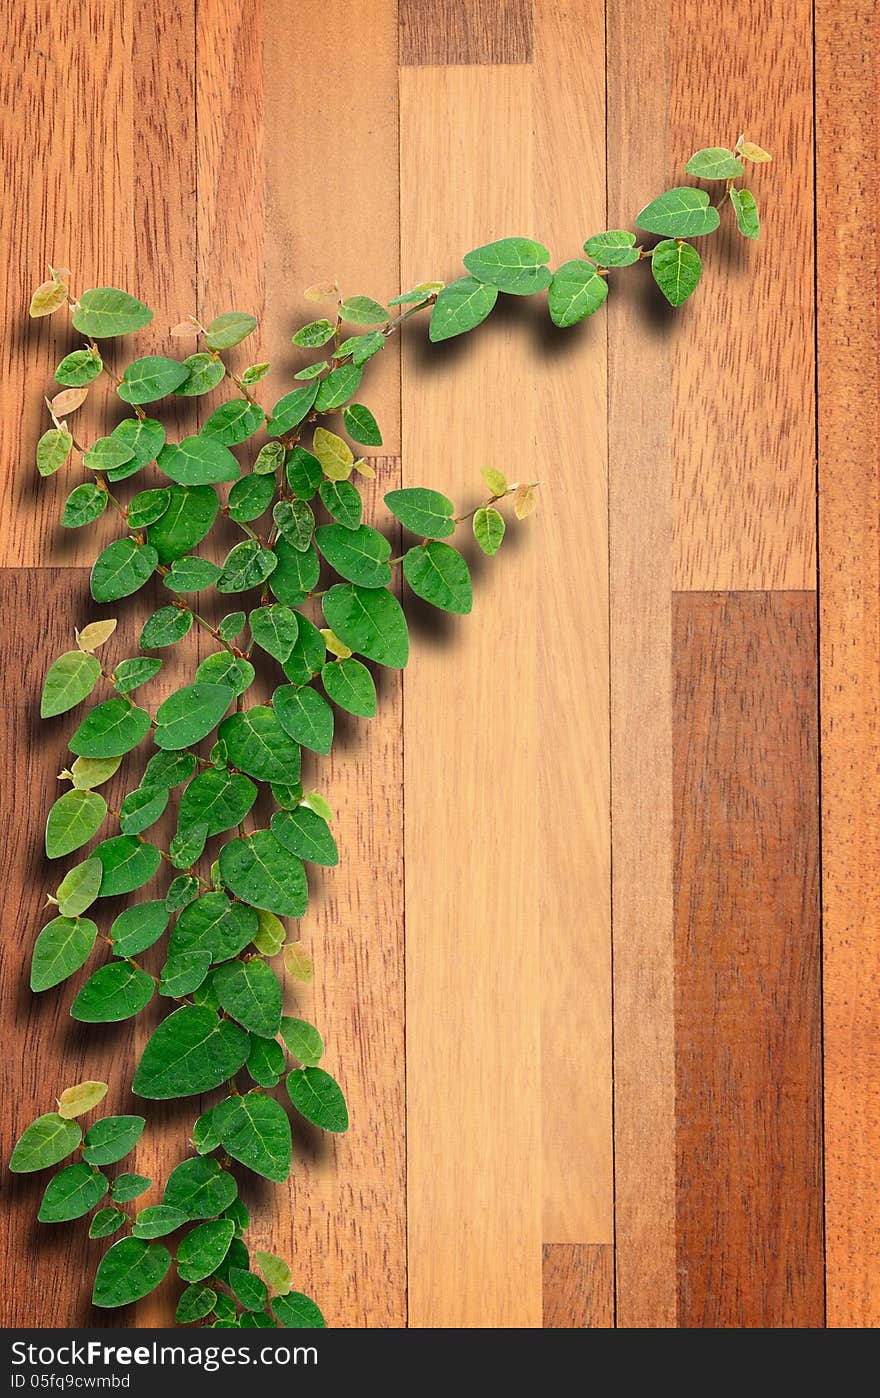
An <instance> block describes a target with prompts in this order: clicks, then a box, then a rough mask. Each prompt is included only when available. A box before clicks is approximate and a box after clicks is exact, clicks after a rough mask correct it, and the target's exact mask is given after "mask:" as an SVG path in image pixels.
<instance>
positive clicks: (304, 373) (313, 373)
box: [293, 359, 330, 379]
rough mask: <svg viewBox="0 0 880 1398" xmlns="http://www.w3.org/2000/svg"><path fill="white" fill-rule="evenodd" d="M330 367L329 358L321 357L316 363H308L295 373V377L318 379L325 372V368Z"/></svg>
mask: <svg viewBox="0 0 880 1398" xmlns="http://www.w3.org/2000/svg"><path fill="white" fill-rule="evenodd" d="M329 368H330V360H329V359H319V360H317V362H316V363H314V364H307V365H306V367H305V368H304V369H299V370H297V372H296V373H295V374H294V376H293V377H294V378H295V379H316V378H317V377H318V375H319V374H323V372H324V370H325V369H329Z"/></svg>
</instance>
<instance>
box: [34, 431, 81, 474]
mask: <svg viewBox="0 0 880 1398" xmlns="http://www.w3.org/2000/svg"><path fill="white" fill-rule="evenodd" d="M72 447H73V438H72V436H71V435H70V433H69V432H66V431H65V430H64V429H63V428H61V427H50V428H49V430H48V432H44V433H43V435H42V437H41V438H40V440H39V441H38V442H37V470H38V471H39V473H40V475H41V476H54V474H55V472H56V471H57V470H59V468H60V467H61V466H63V465H64V463H65V461H66V460H67V458H68V456H69V455H70V452H71V448H72Z"/></svg>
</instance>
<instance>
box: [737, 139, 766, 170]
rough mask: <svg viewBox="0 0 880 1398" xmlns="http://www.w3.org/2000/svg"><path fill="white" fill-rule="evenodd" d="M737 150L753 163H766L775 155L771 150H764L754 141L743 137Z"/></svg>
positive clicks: (738, 143)
mask: <svg viewBox="0 0 880 1398" xmlns="http://www.w3.org/2000/svg"><path fill="white" fill-rule="evenodd" d="M736 149H737V152H738V153H739V154H740V155H743V156H745V158H746V160H751V162H752V164H753V165H766V163H767V161H768V160H772V159H773V156H772V155H770V153H769V151H766V150H763V149H762V147H761V146H756V145H755V143H754V141H744V140H743V139H742V138H740V140H739V141H738V142H737V147H736Z"/></svg>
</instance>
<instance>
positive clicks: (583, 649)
mask: <svg viewBox="0 0 880 1398" xmlns="http://www.w3.org/2000/svg"><path fill="white" fill-rule="evenodd" d="M604 23H605V19H604V7H603V5H602V4H598V3H597V4H593V5H585V4H583V3H582V2H581V0H576V3H572V0H566V2H565V3H560V4H555V5H548V6H537V7H536V9H535V36H534V57H533V62H534V75H535V76H534V92H535V111H534V122H535V154H536V162H535V185H534V210H533V213H532V217H531V222H530V223H529V225H528V227H527V228H526V229H525V231H526V232H528V233H530V234H532V235H533V236H535V237H540V238H541V239H542V240H543V241H544V242H545V243H546V244H547V246H548V247H550V248H551V249H552V255H553V260H554V263H556V264H558V263H559V262H563V261H565V260H566V259H568V258H570V257H572V256H574V255H575V254H576V253H577V252H578V250H579V249H580V247H581V245H582V243H583V241H584V238H585V237H586V236H587V235H588V233H590V232H592V231H595V230H597V229H600V228H604V227H605V168H604V162H605V82H604V75H603V73H602V71H601V69H599V68H598V67H596V66H595V65H594V64H593V63H592V62H591V54H592V53H593V51H594V48H595V45H596V44H597V43H598V42H600V40H601V35H602V33H603V30H604ZM574 166H577V168H578V169H579V172H580V173H579V178H578V180H577V182H576V184H575V185H574V186H572V184H571V182H570V181H568V180H566V179H564V178H560V176H561V173H562V172H563V171H565V170H567V169H571V168H572V167H574ZM607 326H608V322H607V318H606V317H604V316H601V317H599V316H597V317H596V318H595V319H594V320H592V321H589V322H587V323H586V324H584V325H581V326H579V327H577V328H575V329H570V330H561V331H560V330H554V329H553V328H552V327H551V326H545V328H544V332H543V334H542V336H541V348H542V352H543V357H544V362H543V363H542V364H540V365H536V367H535V369H534V371H533V373H534V387H535V390H536V392H537V394H538V398H539V403H540V407H539V416H538V422H537V438H536V442H535V468H534V474H535V476H536V477H540V478H541V479H543V480H545V481H546V484H545V485H543V486H542V487H541V512H542V517H543V518H542V560H543V564H542V566H543V568H544V569H545V570H546V572H545V575H546V576H547V577H556V578H560V579H561V578H565V580H566V582H565V586H564V587H563V586H559V587H548V588H544V589H542V596H541V618H540V646H541V649H540V653H539V655H540V666H539V671H538V691H537V694H538V707H539V711H540V714H541V716H542V724H543V725H544V726H545V730H546V731H547V732H552V733H553V735H554V738H553V744H552V751H551V752H549V753H548V754H547V755H546V757H545V760H544V761H542V762H541V764H540V768H539V775H538V789H539V794H540V802H539V804H540V810H541V816H542V818H541V827H540V841H541V843H540V849H541V855H540V862H541V867H542V868H543V869H544V871H545V872H544V877H543V878H542V881H541V907H540V917H541V943H542V948H543V958H542V973H541V985H542V992H541V993H542V1008H541V1112H542V1140H543V1156H542V1171H543V1174H542V1180H543V1184H542V1189H543V1197H544V1206H543V1209H544V1215H543V1231H542V1237H543V1241H544V1242H545V1243H610V1242H611V1241H612V1239H613V1236H614V1235H613V1229H614V1167H613V1160H612V1128H611V1115H612V1113H611V1078H612V1074H611V829H610V816H609V807H610V800H611V795H610V751H609V746H610V737H609V721H608V490H607V412H606V399H607V373H606V334H607ZM567 501H577V502H578V503H577V507H576V508H574V509H571V508H567V506H566V503H565V502H567ZM573 595H577V596H578V598H579V603H578V617H577V620H576V623H575V624H573V617H572V597H573ZM573 695H577V702H576V703H572V696H573ZM561 810H564V812H565V818H564V819H563V820H561V819H560V811H561ZM573 986H577V987H578V991H577V993H576V994H572V987H573ZM574 1045H577V1050H576V1051H575V1050H574V1049H573V1046H574Z"/></svg>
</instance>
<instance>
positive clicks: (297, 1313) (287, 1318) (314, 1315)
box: [271, 1291, 327, 1330]
mask: <svg viewBox="0 0 880 1398" xmlns="http://www.w3.org/2000/svg"><path fill="white" fill-rule="evenodd" d="M271 1306H272V1314H273V1315H274V1316H275V1319H276V1320H277V1321H278V1323H279V1325H281V1326H282V1327H283V1328H284V1329H285V1330H324V1329H326V1326H327V1322H326V1321H325V1319H324V1317H323V1316H322V1314H321V1312H320V1310H319V1309H318V1307H317V1306H316V1304H315V1302H314V1301H313V1300H312V1299H311V1297H309V1296H304V1295H303V1294H302V1292H301V1291H289V1292H288V1293H287V1294H286V1295H285V1296H274V1297H273V1298H272V1302H271Z"/></svg>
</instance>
